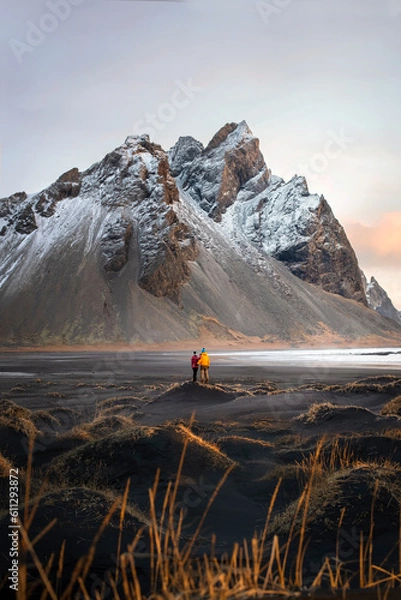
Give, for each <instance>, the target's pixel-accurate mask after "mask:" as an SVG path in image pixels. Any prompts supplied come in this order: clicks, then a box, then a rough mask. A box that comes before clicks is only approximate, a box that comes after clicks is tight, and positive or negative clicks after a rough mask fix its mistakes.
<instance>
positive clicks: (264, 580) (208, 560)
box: [18, 435, 401, 600]
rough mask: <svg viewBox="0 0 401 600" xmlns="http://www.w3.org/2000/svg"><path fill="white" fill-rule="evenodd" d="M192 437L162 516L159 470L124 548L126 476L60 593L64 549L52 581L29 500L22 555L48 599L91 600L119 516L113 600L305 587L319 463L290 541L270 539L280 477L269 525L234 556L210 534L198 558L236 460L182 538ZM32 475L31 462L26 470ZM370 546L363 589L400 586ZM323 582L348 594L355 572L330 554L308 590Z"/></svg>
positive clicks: (220, 599) (190, 598)
mask: <svg viewBox="0 0 401 600" xmlns="http://www.w3.org/2000/svg"><path fill="white" fill-rule="evenodd" d="M191 441H192V438H191V436H190V435H186V438H185V443H184V449H183V453H182V456H181V460H180V464H179V467H178V472H177V477H176V480H175V481H174V482H170V483H169V485H168V488H167V491H166V494H165V498H164V502H163V507H162V511H161V513H160V512H157V511H156V495H157V489H158V483H159V476H160V473H158V474H157V476H156V480H155V482H154V485H153V487H152V489H151V490H149V501H150V518H149V520H148V521H147V523H146V524H144V526H143V527H142V528H141V529H140V530H139V531H138V533H137V535H136V536H135V538H134V539H133V541H132V543H131V544H130V545H129V546H128V548H127V549H126V551H124V552H122V547H121V539H122V532H123V523H124V519H125V514H126V513H127V512H129V507H128V491H129V481H128V482H127V486H126V488H125V492H124V494H123V495H122V496H120V497H119V498H117V499H115V500H114V502H113V503H112V506H111V508H110V510H109V512H108V514H107V515H105V517H104V519H103V523H102V525H101V527H100V529H99V531H98V533H97V534H96V536H95V537H94V539H93V543H92V546H91V549H90V551H89V553H88V554H87V555H86V556H85V557H83V558H82V559H80V560H79V561H78V563H77V564H76V566H75V568H74V571H73V573H72V576H71V579H70V581H69V583H68V585H67V586H66V587H65V588H64V589H63V590H59V591H58V592H56V590H57V581H58V582H59V581H60V573H61V572H62V570H63V546H62V549H61V552H60V555H59V556H58V557H57V558H56V559H55V560H54V558H55V557H54V558H53V561H54V562H55V564H58V569H57V573H58V577H57V581H56V583H54V582H53V581H52V579H51V576H50V570H51V565H52V561H50V562H48V563H47V564H41V562H40V560H39V557H38V556H37V554H36V552H35V543H36V542H37V539H38V537H39V536H38V537H37V538H36V539H35V540H33V541H32V540H30V537H29V528H30V525H31V523H32V518H33V514H34V512H35V505H33V504H29V503H28V504H26V506H25V514H24V519H23V523H22V528H21V536H22V546H23V556H25V557H26V559H28V557H30V559H31V560H33V562H34V563H35V565H36V568H37V570H38V573H39V578H40V581H41V587H42V589H43V594H42V597H49V598H51V599H52V600H60V599H62V600H72V599H73V598H74V597H75V596H76V594H77V590H80V592H81V594H82V597H83V598H85V600H87V599H89V600H92V598H91V595H90V593H91V592H90V582H89V581H88V575H89V573H90V569H91V565H92V563H93V559H94V556H95V550H96V546H97V544H98V542H99V539H100V537H101V535H102V533H103V532H104V530H105V528H106V527H107V526H108V525H109V523H110V521H111V519H112V517H113V515H114V514H115V513H117V514H119V516H120V518H119V539H118V543H117V548H116V555H117V556H118V557H119V558H118V562H117V565H116V569H115V574H114V576H110V577H109V581H108V582H107V589H108V590H109V591H110V589H111V591H112V597H113V598H114V600H138V599H145V598H149V600H150V599H151V598H152V599H153V600H155V599H158V600H178V599H184V600H199V599H201V598H205V599H209V600H212V599H213V600H230V599H234V598H236V599H238V598H239V599H245V598H262V597H269V596H270V597H271V596H273V595H274V596H275V597H283V598H284V597H288V598H289V597H292V598H294V597H296V596H297V590H300V589H302V588H303V589H305V588H304V580H303V569H304V558H305V550H306V547H307V540H306V524H307V517H308V514H309V512H310V508H311V507H310V503H311V497H312V492H313V490H314V486H315V476H316V474H318V470H317V471H316V470H315V469H314V465H313V460H312V468H311V471H310V477H309V481H308V482H307V484H306V485H305V489H304V491H303V493H302V494H301V497H300V499H299V501H298V502H297V504H296V506H295V509H294V510H293V514H292V518H291V523H290V525H289V531H288V534H287V537H286V539H285V541H284V543H283V542H280V539H279V537H278V535H273V536H269V528H270V525H271V519H272V513H273V510H274V505H275V502H276V498H277V495H278V493H279V489H280V481H278V483H277V486H276V489H275V491H274V492H273V494H272V497H271V500H270V505H269V508H268V510H267V515H266V521H265V525H264V527H263V530H261V531H260V532H258V533H255V535H254V536H253V538H252V539H251V540H250V541H246V540H245V541H244V542H243V543H242V544H235V546H234V548H233V550H232V552H230V553H229V554H225V555H223V556H216V554H215V551H214V540H213V539H212V547H211V549H210V553H209V554H205V555H203V556H196V555H194V554H193V551H194V548H195V546H196V543H197V539H198V536H199V534H200V532H201V529H202V526H203V523H204V521H205V519H206V517H207V514H208V512H209V510H210V508H211V506H212V504H213V502H214V500H215V498H216V496H217V494H218V493H219V491H220V489H221V487H222V486H223V485H224V483H225V481H226V479H227V478H228V476H229V475H230V472H231V471H232V469H233V467H234V465H231V466H230V467H229V468H228V469H227V471H226V473H225V474H224V476H223V477H222V479H221V481H220V484H219V485H218V486H217V488H216V490H215V492H214V493H213V495H212V497H211V498H210V500H209V502H208V505H207V507H206V509H205V511H204V514H203V516H202V518H201V520H200V522H199V524H198V527H197V529H196V531H195V533H194V534H193V536H192V537H191V538H190V539H184V538H183V536H182V526H183V518H182V515H181V517H180V518H179V519H178V521H177V520H176V519H175V518H174V511H175V502H176V498H177V492H178V486H179V481H180V478H181V474H182V469H183V465H184V461H185V455H186V451H187V448H188V445H189V444H190V443H191ZM322 446H323V443H320V444H319V445H318V447H317V448H316V452H315V454H314V461H315V465H318V463H319V461H320V460H321V459H320V455H321V451H322ZM29 472H30V469H29V467H28V475H29ZM51 526H52V524H51V523H50V524H49V526H48V527H47V528H46V531H43V532H42V534H41V536H43V535H45V534H46V533H47V532H48V531H49V530H50V529H51ZM340 526H341V520H340V523H339V527H340ZM373 527H374V522H373V519H372V518H371V534H372V533H373ZM144 536H146V537H148V539H149V549H150V550H149V553H148V554H146V553H145V554H144V553H143V552H139V553H138V552H137V547H138V542H139V541H140V540H141V539H143V538H144ZM400 538H401V529H400ZM294 543H295V544H296V546H297V548H298V550H297V552H296V556H295V563H294V562H290V553H289V550H290V546H291V544H294ZM372 543H373V535H369V537H368V539H367V540H365V539H363V538H361V541H360V547H359V570H358V577H359V587H360V588H361V589H363V590H372V589H377V590H379V591H378V594H379V592H380V590H383V586H385V587H384V589H385V590H390V589H394V588H399V587H400V584H401V575H400V574H398V573H393V572H388V571H386V570H385V569H384V568H382V567H381V566H380V565H375V564H374V563H373V562H372ZM399 544H400V540H399ZM140 558H141V559H143V558H148V560H149V568H150V571H149V572H150V581H149V582H148V583H149V586H150V590H149V591H148V592H147V593H146V594H145V593H144V590H143V589H142V583H141V577H140V574H139V572H138V569H137V561H138V559H140ZM400 562H401V559H400ZM400 566H401V564H400ZM400 572H401V569H400ZM20 579H21V581H20V593H19V595H18V598H19V600H25V599H26V598H28V597H29V589H30V586H31V585H32V584H31V583H30V582H29V579H28V572H27V569H26V565H24V564H22V566H21V569H20ZM323 582H325V586H326V589H327V587H328V589H329V590H331V591H332V592H335V591H342V592H343V593H344V594H345V593H346V591H347V590H349V588H350V574H349V572H348V570H347V569H346V568H345V565H343V564H342V563H341V561H340V560H339V559H338V557H337V560H335V561H334V562H333V561H330V560H329V559H326V560H325V561H324V562H323V565H322V567H321V568H320V570H319V572H318V573H317V574H316V576H315V578H314V581H313V582H312V584H311V586H310V589H316V588H319V587H320V586H321V585H322V583H323ZM107 589H106V586H105V588H104V592H105V594H106V595H103V594H101V592H97V593H96V596H95V600H102V599H103V598H105V597H107V596H108V595H109V591H107ZM45 590H46V591H45ZM381 597H383V598H384V597H385V596H382V595H381V593H380V595H378V598H381Z"/></svg>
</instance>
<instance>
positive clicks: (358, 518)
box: [272, 465, 401, 585]
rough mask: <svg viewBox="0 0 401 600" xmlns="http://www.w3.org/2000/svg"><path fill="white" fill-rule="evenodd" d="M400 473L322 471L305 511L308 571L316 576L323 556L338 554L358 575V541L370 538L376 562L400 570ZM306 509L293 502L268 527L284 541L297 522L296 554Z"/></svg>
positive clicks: (366, 469)
mask: <svg viewBox="0 0 401 600" xmlns="http://www.w3.org/2000/svg"><path fill="white" fill-rule="evenodd" d="M400 474H401V469H400V468H399V469H395V468H390V467H380V466H374V465H366V466H363V467H354V468H348V469H347V468H346V469H342V470H339V471H335V472H331V473H326V475H325V476H324V477H323V478H322V479H320V480H318V481H317V482H316V484H314V486H313V487H312V492H311V496H310V502H309V505H308V509H307V521H306V532H305V540H308V545H307V549H306V554H305V565H306V570H308V567H309V569H310V568H311V565H314V567H315V569H316V573H317V571H318V569H319V568H320V566H321V565H322V564H323V561H324V559H325V557H326V556H328V557H330V558H331V559H332V558H335V557H336V555H337V558H338V559H339V560H340V561H341V562H344V563H345V564H346V566H347V567H348V568H349V570H350V571H352V572H354V573H355V572H357V571H358V568H359V551H360V544H361V539H362V540H363V544H364V548H366V545H367V544H368V542H370V540H372V560H373V563H374V564H376V565H382V567H383V568H385V569H390V570H391V569H394V568H395V569H397V568H398V552H394V551H393V550H394V549H395V548H396V546H397V542H398V534H399V523H400V498H401V495H400V494H401V482H400ZM356 499H357V501H356ZM304 506H305V505H302V506H301V508H300V509H299V500H295V501H294V502H293V503H292V504H290V505H289V506H288V508H287V509H286V510H285V511H283V513H282V514H280V515H279V516H277V517H276V519H275V520H274V522H273V524H272V532H275V533H277V534H278V535H279V536H280V537H281V538H282V539H284V540H285V539H287V537H288V535H289V532H290V530H291V528H292V526H293V523H294V522H295V536H294V543H293V548H292V551H293V552H294V554H295V553H296V551H297V549H298V548H297V543H298V542H299V538H298V537H297V536H298V534H299V532H300V530H301V523H302V519H303V515H304ZM355 583H356V585H357V584H358V583H359V582H358V581H356V582H355Z"/></svg>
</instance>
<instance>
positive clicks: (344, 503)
mask: <svg viewBox="0 0 401 600" xmlns="http://www.w3.org/2000/svg"><path fill="white" fill-rule="evenodd" d="M31 360H33V359H31ZM40 364H41V363H40V361H38V362H37V363H36V365H37V370H38V371H39V370H40V369H39V367H40ZM63 364H64V363H63ZM150 364H151V365H152V370H153V367H154V363H153V362H151V363H150ZM67 365H68V366H69V367H70V366H71V362H69V360H68V361H67ZM58 366H59V365H58ZM87 367H88V365H85V364H84V365H81V368H80V370H79V372H78V373H76V374H75V375H74V374H73V372H72V371H71V370H69V369H68V368H67V369H66V371H65V372H63V374H62V375H61V376H60V375H57V374H56V373H50V372H49V373H48V374H47V376H45V377H44V376H42V377H39V376H38V375H39V374H40V373H35V376H34V378H32V379H31V378H30V377H25V378H21V377H20V376H18V375H16V376H15V377H14V378H13V377H12V376H11V375H7V377H6V378H2V379H0V386H1V399H0V403H1V405H0V408H1V421H0V426H1V428H2V429H1V432H2V434H3V435H2V436H1V438H0V452H1V454H0V467H1V472H0V486H1V489H2V490H3V491H5V492H7V479H6V475H7V472H8V470H9V469H10V468H11V467H12V466H18V467H19V469H20V486H21V488H20V489H21V501H22V500H23V496H24V485H25V482H26V470H25V465H26V462H27V455H28V448H29V435H30V434H32V433H36V439H35V443H34V445H33V461H32V468H33V472H32V482H31V491H30V498H31V506H33V504H34V502H35V500H36V499H38V500H39V504H38V510H37V514H36V516H35V519H34V520H33V522H32V525H31V529H30V534H31V535H32V536H33V537H35V535H37V534H38V533H39V532H40V531H41V530H42V529H43V527H46V525H48V524H49V523H51V521H52V520H53V519H56V522H55V523H54V524H53V525H52V527H51V529H50V530H49V531H48V532H47V533H46V535H45V536H43V538H42V539H41V540H40V542H38V544H37V547H36V550H37V553H38V555H39V557H40V560H41V561H42V562H43V563H44V564H46V561H48V560H49V558H50V557H51V555H52V553H55V556H58V553H59V551H60V548H61V547H62V544H63V541H64V540H65V548H64V551H65V560H64V567H63V574H62V577H60V576H59V578H58V579H57V568H56V566H54V568H53V567H52V568H51V569H50V571H49V573H50V575H51V580H52V581H53V583H54V585H55V586H56V585H58V586H65V585H66V582H67V581H69V578H70V577H71V574H72V572H73V571H74V565H75V564H76V561H77V560H78V559H79V558H80V557H81V556H83V555H85V554H86V553H87V552H88V551H89V548H90V544H91V542H92V540H93V538H94V536H95V535H96V532H97V531H98V530H99V527H100V525H101V523H102V522H103V519H104V518H105V517H106V515H107V513H108V511H109V510H110V507H111V506H112V505H113V502H115V501H116V502H117V504H116V508H115V511H114V513H113V516H112V517H110V520H109V522H108V524H107V526H105V529H104V532H103V534H102V536H101V538H100V539H99V543H98V546H97V550H96V552H95V554H94V556H93V562H92V565H91V567H90V570H89V571H88V573H87V582H88V586H89V588H90V589H91V590H92V592H91V594H92V595H90V597H91V598H92V597H93V598H95V590H96V589H100V587H101V584H102V582H103V583H104V581H105V579H104V578H105V577H106V579H107V577H108V575H107V574H110V573H111V572H116V569H117V571H118V566H117V565H116V560H117V559H116V553H117V545H118V540H119V539H120V545H121V551H122V552H125V551H127V549H129V545H130V544H131V543H132V541H133V539H134V538H135V535H136V533H137V532H138V530H139V528H140V527H144V536H143V539H142V538H141V543H140V545H139V547H138V548H139V550H140V551H139V550H138V556H137V561H138V569H139V573H140V580H141V585H143V590H144V593H146V594H147V593H150V588H149V585H150V575H149V573H150V570H149V569H150V566H149V537H148V535H147V527H148V523H149V519H150V511H151V502H150V496H149V489H150V488H152V486H153V485H154V481H155V479H158V486H157V489H156V492H155V510H156V511H157V514H158V515H161V514H162V512H163V506H164V502H165V496H166V494H168V493H169V490H170V492H171V489H172V486H174V484H175V481H176V475H177V471H178V469H179V468H180V466H179V465H180V457H181V453H182V451H183V448H184V446H185V445H186V446H187V450H186V456H185V460H184V462H183V464H182V472H181V477H180V480H179V482H178V484H177V488H176V497H175V502H174V507H173V509H172V510H173V522H174V523H175V524H178V523H179V522H180V519H181V534H180V540H181V542H180V543H182V544H183V545H185V544H187V543H188V541H189V540H190V539H191V535H192V534H193V533H194V532H195V531H196V530H197V528H198V526H200V524H201V529H200V532H199V535H198V538H197V542H196V544H195V545H194V547H193V548H192V553H193V556H194V557H199V556H202V555H203V553H205V552H206V553H209V552H210V545H211V542H212V539H214V538H212V536H213V535H215V542H214V552H215V553H216V556H222V555H223V554H224V553H226V552H228V553H231V552H232V551H233V548H234V547H235V544H236V543H240V544H241V543H243V540H244V539H245V540H248V543H250V540H251V539H252V537H253V536H254V534H255V532H256V533H257V535H258V536H260V535H261V534H262V531H263V527H264V522H265V518H266V515H267V513H268V512H269V507H270V512H271V515H270V521H271V522H270V527H269V530H268V534H267V537H266V545H265V555H266V557H269V556H270V554H269V553H270V552H271V549H272V544H273V539H274V535H277V536H279V539H280V543H281V544H282V547H283V548H284V547H285V544H286V541H287V540H288V539H289V537H291V536H292V541H291V543H290V544H289V545H288V553H287V554H288V556H287V561H288V564H287V567H286V569H287V570H286V573H287V576H288V577H290V578H291V577H293V575H294V569H295V565H296V561H297V552H298V544H299V540H300V530H301V529H302V522H303V517H304V515H306V517H305V519H306V520H305V527H304V536H305V541H306V542H307V543H306V546H305V551H304V561H303V569H304V587H305V589H306V588H308V586H310V585H311V584H312V583H313V581H314V580H315V578H316V576H317V574H318V573H319V571H320V569H322V567H323V565H324V564H325V561H329V562H330V561H331V562H330V564H331V565H334V564H337V563H335V561H336V560H337V561H340V563H341V565H342V568H343V571H344V577H346V578H347V581H349V585H350V586H351V588H352V589H353V590H354V591H356V590H357V588H358V586H360V580H359V575H358V568H359V559H360V558H359V557H360V544H361V540H362V543H363V544H364V547H363V548H364V549H363V552H365V553H366V552H367V553H368V555H369V556H370V555H371V556H372V561H373V563H374V564H380V565H381V568H383V569H385V570H387V571H391V572H397V569H398V568H399V555H398V550H399V549H398V546H397V544H398V539H399V524H400V503H399V499H400V498H401V488H400V484H399V481H400V480H401V478H400V475H401V419H400V418H399V417H398V416H397V414H394V413H396V412H397V406H398V401H396V402H395V400H397V398H398V396H399V395H400V388H401V378H398V377H397V376H396V375H394V374H393V375H385V374H383V373H378V374H377V375H376V376H374V375H373V374H370V376H369V377H362V378H360V379H357V378H356V379H355V378H354V377H353V375H354V373H352V372H351V373H349V374H348V375H349V378H348V380H347V378H346V376H345V373H343V375H342V377H341V378H340V382H336V381H335V376H334V375H333V374H330V376H328V379H327V381H323V380H322V379H319V380H316V381H315V383H313V382H308V383H307V384H306V385H305V383H304V382H302V383H301V384H300V385H298V386H294V385H291V386H290V385H288V381H289V380H291V379H293V378H294V376H293V374H291V373H289V377H288V380H287V379H283V381H282V382H280V380H279V377H276V378H275V380H274V381H273V380H271V379H269V378H268V377H264V378H260V379H258V378H256V377H253V376H252V375H250V376H247V377H244V376H242V377H238V378H237V377H234V376H232V377H231V378H230V377H228V376H227V375H225V377H222V381H221V382H216V381H213V382H212V383H211V384H210V385H205V386H202V385H200V384H195V385H194V384H192V383H190V382H188V381H185V382H184V383H180V381H179V380H176V381H172V380H171V379H172V375H170V376H169V377H166V376H165V375H163V376H160V377H159V378H157V377H156V378H154V377H151V376H148V374H147V372H146V369H145V370H142V371H141V373H140V375H138V377H136V376H132V377H129V373H128V372H127V364H126V363H125V366H124V367H123V368H121V371H120V372H118V373H117V375H116V376H115V377H114V378H113V379H110V378H104V377H102V376H101V374H99V375H97V376H96V377H93V375H92V372H91V370H90V369H87ZM85 369H86V370H87V372H88V373H90V375H85ZM231 373H232V371H231ZM257 373H259V374H260V372H259V371H257ZM42 375H43V374H42ZM10 378H11V379H10ZM388 407H391V408H390V409H389V408H388ZM387 413H389V414H387ZM227 471H230V472H229V474H228V476H227V480H226V481H225V483H224V485H222V486H221V489H220V490H219V492H218V494H217V496H216V498H215V499H214V501H213V503H212V504H211V505H210V506H209V503H210V502H211V499H212V496H213V495H214V494H215V492H216V490H217V489H218V486H219V482H221V480H222V478H223V477H224V476H225V474H226V473H227ZM44 482H45V488H44V490H42V491H40V490H41V486H42V485H43V483H44ZM127 482H129V487H128V488H126V486H127ZM278 483H279V487H277V485H278ZM308 485H311V492H310V495H309V500H308V505H307V506H306V503H305V490H306V489H307V486H308ZM126 489H127V490H128V491H127V498H126V499H127V507H126V514H125V516H124V519H123V522H122V524H121V521H120V517H119V511H120V510H121V505H122V496H123V494H124V492H125V490H126ZM275 493H276V497H275V501H274V503H273V504H272V505H271V502H272V498H273V497H274V494H275ZM2 508H3V513H1V518H0V533H1V532H5V531H6V529H7V526H8V524H9V515H8V513H7V500H6V496H5V495H3V503H2ZM206 508H208V513H207V516H206V517H205V519H204V520H203V515H204V513H205V510H206ZM305 510H306V513H305ZM20 515H21V517H22V515H23V507H22V505H21V507H20ZM120 529H121V536H120ZM368 542H369V544H370V542H372V545H371V551H370V549H369V550H366V548H368V545H367V544H368ZM369 548H370V546H369ZM7 553H8V544H7V537H6V536H4V535H1V536H0V569H1V574H2V577H4V576H5V575H6V572H7V569H6V567H7V561H8V554H7ZM54 560H55V561H56V562H57V558H55V559H54ZM333 561H334V562H333ZM56 562H55V564H56ZM117 562H118V560H117ZM338 564H339V563H338ZM333 568H334V567H333ZM30 572H31V575H32V578H35V577H36V576H37V571H36V568H34V567H30ZM378 573H379V572H377V573H376V577H377V578H378ZM326 575H327V574H326ZM3 581H4V580H3ZM120 584H121V581H120ZM326 584H327V577H326V580H324V581H323V582H322V585H321V591H322V590H324V588H325V585H326ZM99 586H100V587H99ZM108 589H109V591H110V588H108ZM390 591H391V590H390ZM390 591H389V593H390ZM396 591H397V590H396ZM398 591H399V590H398ZM367 592H368V590H365V591H364V592H363V594H362V595H360V596H352V595H349V596H347V598H349V599H350V600H354V598H355V600H356V599H357V600H360V598H363V599H364V598H368V600H372V598H374V600H376V598H377V594H376V596H371V595H367ZM38 597H40V595H39V596H38ZM316 597H319V598H320V597H323V598H325V600H326V598H327V596H324V595H323V596H321V595H320V596H319V595H318V596H316ZM338 597H341V596H338ZM387 597H388V598H389V599H390V598H391V597H392V596H391V594H390V595H388V596H387ZM394 598H398V596H397V595H395V596H394Z"/></svg>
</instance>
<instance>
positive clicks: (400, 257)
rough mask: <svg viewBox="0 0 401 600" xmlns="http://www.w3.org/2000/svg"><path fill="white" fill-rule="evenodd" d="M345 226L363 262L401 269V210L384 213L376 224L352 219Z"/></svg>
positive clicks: (371, 265) (373, 265)
mask: <svg viewBox="0 0 401 600" xmlns="http://www.w3.org/2000/svg"><path fill="white" fill-rule="evenodd" d="M344 226H345V230H346V232H347V235H348V238H349V240H350V242H351V244H352V246H353V248H354V250H355V252H356V254H357V256H358V259H359V261H360V263H361V264H369V266H370V267H375V266H376V267H381V266H383V267H399V268H400V270H401V212H389V213H384V214H383V215H382V216H381V218H380V220H379V221H378V222H377V223H376V224H374V225H365V224H363V223H360V222H355V221H351V222H348V223H345V224H344Z"/></svg>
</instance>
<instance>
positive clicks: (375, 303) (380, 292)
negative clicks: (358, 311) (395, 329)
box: [363, 274, 401, 324]
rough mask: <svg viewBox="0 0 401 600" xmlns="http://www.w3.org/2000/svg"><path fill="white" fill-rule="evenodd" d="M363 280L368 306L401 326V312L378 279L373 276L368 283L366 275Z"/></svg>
mask: <svg viewBox="0 0 401 600" xmlns="http://www.w3.org/2000/svg"><path fill="white" fill-rule="evenodd" d="M363 279H364V282H365V284H366V298H367V301H368V306H370V308H373V310H375V311H376V312H378V313H379V314H381V315H383V317H387V318H389V319H393V320H394V321H395V322H396V323H400V324H401V312H400V311H398V310H397V309H396V308H395V306H394V304H393V303H392V301H391V299H390V298H389V295H388V294H387V292H386V291H385V289H384V288H383V287H382V286H381V285H380V284H379V282H378V281H377V279H376V278H375V277H373V276H372V277H371V278H370V281H369V282H368V281H367V279H366V277H365V275H364V274H363Z"/></svg>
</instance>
